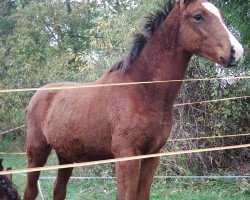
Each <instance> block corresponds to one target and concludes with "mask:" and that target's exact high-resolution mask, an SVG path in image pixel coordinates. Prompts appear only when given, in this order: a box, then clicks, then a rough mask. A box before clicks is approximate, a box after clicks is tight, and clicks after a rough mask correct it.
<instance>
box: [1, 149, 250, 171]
mask: <svg viewBox="0 0 250 200" xmlns="http://www.w3.org/2000/svg"><path fill="white" fill-rule="evenodd" d="M248 147H250V144H242V145H234V146H223V147H213V148H206V149H192V150H183V151H175V152H166V153H156V154H149V155H141V156H131V157H123V158H115V159H108V160H98V161H92V162H84V163H73V164H66V165H54V166H45V167H36V168H27V169H16V170H8V171H1V172H0V175H4V174H17V173H27V172H36V171H45V170H56V169H65V168H71V167H85V166H92V165H99V164H108V163H116V162H122V161H131V160H139V159H145V158H153V157H163V156H173V155H181V154H190V153H202V152H211V151H222V150H229V149H240V148H248Z"/></svg>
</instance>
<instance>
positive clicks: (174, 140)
mask: <svg viewBox="0 0 250 200" xmlns="http://www.w3.org/2000/svg"><path fill="white" fill-rule="evenodd" d="M241 136H250V133H242V134H234V135H214V136H206V137H197V138H177V139H170V140H168V141H167V142H176V141H189V140H203V139H217V138H228V137H241Z"/></svg>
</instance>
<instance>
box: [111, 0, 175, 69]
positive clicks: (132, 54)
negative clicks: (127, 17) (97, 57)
mask: <svg viewBox="0 0 250 200" xmlns="http://www.w3.org/2000/svg"><path fill="white" fill-rule="evenodd" d="M174 2H175V1H174V0H168V1H166V3H165V4H164V8H163V9H161V10H157V11H155V12H154V13H150V14H149V15H148V16H146V17H145V18H146V23H145V24H144V26H143V28H142V30H141V31H140V33H137V34H136V35H135V37H134V42H133V44H132V47H131V49H130V51H129V52H128V53H127V56H126V57H125V58H124V59H123V60H121V61H119V62H117V63H116V64H115V65H113V66H112V67H111V68H110V70H109V72H113V71H116V70H122V71H127V70H128V69H129V68H130V66H131V64H132V63H133V61H134V60H135V58H136V57H137V56H138V55H139V53H140V52H141V50H142V49H143V47H144V45H145V43H146V42H147V41H148V39H149V38H150V37H151V36H152V35H153V34H154V32H155V30H156V29H157V28H158V27H159V25H160V24H161V23H162V22H163V21H164V20H165V19H166V18H167V16H168V15H169V13H170V12H171V10H172V9H173V7H174Z"/></svg>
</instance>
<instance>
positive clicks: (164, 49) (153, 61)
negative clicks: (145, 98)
mask: <svg viewBox="0 0 250 200" xmlns="http://www.w3.org/2000/svg"><path fill="white" fill-rule="evenodd" d="M178 12H179V10H178V8H174V10H173V11H172V13H170V15H169V16H168V17H167V19H166V20H165V21H164V22H163V23H162V24H161V25H160V27H159V28H158V30H156V32H155V33H154V35H153V36H152V37H151V38H150V39H149V41H148V42H147V43H146V44H145V47H144V48H143V50H142V52H141V53H140V55H139V56H138V58H137V59H136V60H135V61H134V63H133V65H134V66H132V67H131V72H130V75H131V76H132V77H133V80H134V81H152V80H154V81H162V80H182V79H183V78H184V76H185V73H186V69H187V66H188V63H189V61H190V58H191V54H190V53H188V52H187V51H186V50H185V49H184V48H183V47H182V45H181V42H180V37H179V30H180V22H179V20H178V17H177V16H180V13H178ZM180 86H181V82H173V83H171V84H170V83H165V84H155V85H152V86H148V87H147V88H148V94H149V95H150V92H151V91H157V97H159V99H160V100H161V99H162V100H163V99H164V101H165V102H167V103H168V104H167V105H169V106H170V107H171V105H172V104H173V103H174V100H175V98H176V95H177V93H178V91H179V89H180ZM156 87H157V88H156ZM144 94H147V93H144Z"/></svg>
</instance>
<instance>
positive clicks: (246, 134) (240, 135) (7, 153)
mask: <svg viewBox="0 0 250 200" xmlns="http://www.w3.org/2000/svg"><path fill="white" fill-rule="evenodd" d="M242 136H250V133H243V134H235V135H218V136H216V135H214V136H207V137H197V138H177V139H169V140H167V142H182V141H190V140H203V139H218V138H229V137H242ZM53 152H54V151H53ZM26 154H27V153H26V152H0V155H26Z"/></svg>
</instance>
